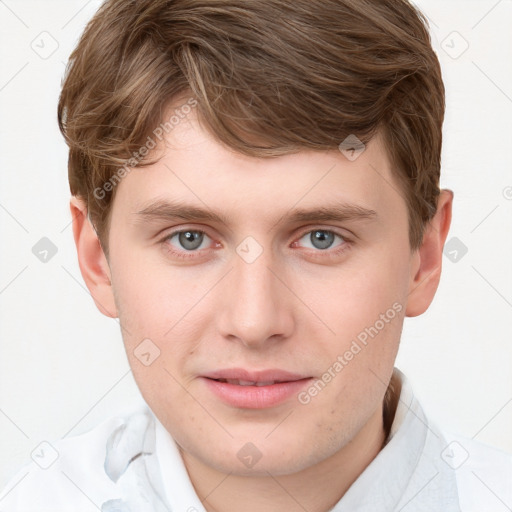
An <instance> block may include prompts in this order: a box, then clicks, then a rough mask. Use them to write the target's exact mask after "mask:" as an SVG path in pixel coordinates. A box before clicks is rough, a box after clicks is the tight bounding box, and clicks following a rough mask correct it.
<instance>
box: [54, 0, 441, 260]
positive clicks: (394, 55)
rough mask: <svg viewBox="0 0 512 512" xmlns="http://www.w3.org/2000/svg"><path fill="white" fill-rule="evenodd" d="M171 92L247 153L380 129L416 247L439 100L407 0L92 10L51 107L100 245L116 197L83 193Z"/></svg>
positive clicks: (111, 170)
mask: <svg viewBox="0 0 512 512" xmlns="http://www.w3.org/2000/svg"><path fill="white" fill-rule="evenodd" d="M183 94H190V95H192V97H193V98H194V101H196V105H197V109H198V114H199V119H200V120H201V122H202V123H204V125H205V126H206V127H207V128H208V129H209V130H210V131H211V133H212V134H214V136H216V137H217V140H219V141H220V142H222V143H224V144H226V145H227V146H229V147H231V148H233V149H234V150H236V151H239V152H240V153H244V154H246V155H250V156H258V157H275V156H279V155H284V154H288V153H292V152H296V151H299V150H301V149H314V150H327V149H334V148H337V147H338V146H339V144H340V142H342V141H343V140H345V138H346V137H347V136H349V135H352V134H355V135H356V136H357V137H358V138H359V139H360V140H361V141H362V142H363V143H365V144H367V143H368V142H369V141H370V140H371V139H372V138H373V137H374V136H375V134H376V133H377V132H379V133H382V135H383V141H384V143H385V147H386V150H387V154H388V156H389V158H390V161H391V165H392V171H393V174H394V175H395V176H396V178H397V182H398V183H399V184H400V187H401V189H402V190H401V192H402V194H403V196H404V199H405V200H406V203H407V207H408V214H409V240H410V245H411V249H412V250H414V249H417V248H418V247H419V246H420V245H421V242H422V239H423V232H424V228H425V225H426V223H427V222H428V221H429V220H430V219H431V218H432V217H433V215H434V214H435V212H436V207H437V198H438V196H439V192H440V190H439V176H440V166H441V162H440V161H441V145H442V124H443V119H444V109H445V96H444V94H445V91H444V86H443V81H442V76H441V69H440V65H439V61H438V59H437V56H436V54H435V53H434V51H433V49H432V46H431V40H430V35H429V32H428V25H427V21H426V19H425V17H424V16H423V14H422V13H421V12H420V11H418V10H417V9H416V8H415V7H413V6H412V5H411V4H410V3H408V2H407V1H406V0H364V1H363V0H251V1H247V0H107V1H106V2H104V4H103V5H102V6H101V7H100V9H99V10H98V12H97V13H96V15H95V16H94V17H93V19H92V20H91V21H90V22H89V24H88V25H87V27H86V29H85V31H84V33H83V34H82V36H81V39H80V41H79V43H78V45H77V47H76V48H75V50H74V51H73V53H72V54H71V58H70V61H69V64H68V67H67V72H66V76H65V78H64V81H63V88H62V92H61V95H60V99H59V105H58V120H59V127H60V129H61V131H62V133H63V134H64V136H65V138H66V142H67V144H68V145H69V149H70V150H69V164H68V171H69V183H70V188H71V193H72V194H73V195H76V196H79V197H81V198H83V199H84V200H85V202H86V204H87V208H88V212H89V215H90V218H91V220H92V222H93V224H94V226H95V228H96V230H97V232H98V235H99V237H100V240H102V245H103V247H104V248H106V246H107V244H106V241H107V237H106V236H105V235H106V233H107V231H108V218H109V212H110V207H111V203H112V200H113V197H114V195H115V190H116V189H115V186H114V187H108V190H107V191H106V193H102V194H101V196H100V195H99V194H97V193H95V192H94V191H95V190H97V189H98V187H100V188H101V187H102V186H103V184H105V183H106V182H108V181H109V180H110V179H111V178H112V176H113V175H114V174H115V173H116V170H119V168H120V166H122V165H123V164H125V163H126V161H127V160H128V159H130V158H131V157H132V154H133V153H134V151H137V149H139V148H140V147H141V146H142V145H143V144H144V142H145V141H146V140H147V138H148V136H149V135H150V134H151V132H152V131H153V130H154V128H155V126H158V124H159V123H161V122H162V116H163V113H164V111H165V109H166V106H167V105H168V104H169V102H170V101H171V100H173V99H174V98H176V97H178V96H179V95H183ZM131 162H132V166H136V165H148V164H149V163H153V162H152V161H150V160H148V159H147V158H144V159H141V160H140V161H138V160H137V161H133V160H132V161H131ZM101 190H104V188H101ZM107 250H108V248H107Z"/></svg>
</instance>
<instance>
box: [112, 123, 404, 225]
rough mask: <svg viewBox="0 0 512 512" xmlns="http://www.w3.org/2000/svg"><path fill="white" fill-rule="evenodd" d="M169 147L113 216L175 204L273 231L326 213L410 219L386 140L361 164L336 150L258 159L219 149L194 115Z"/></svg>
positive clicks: (134, 174)
mask: <svg viewBox="0 0 512 512" xmlns="http://www.w3.org/2000/svg"><path fill="white" fill-rule="evenodd" d="M163 142H164V143H165V145H164V144H160V145H159V147H158V148H157V150H156V154H158V156H160V157H161V158H160V160H159V161H158V162H157V163H155V164H153V165H151V166H147V167H139V168H134V169H133V170H132V171H130V172H129V173H128V175H127V176H126V177H125V178H123V180H122V181H121V183H120V184H119V185H118V190H116V199H115V200H114V205H113V210H116V211H117V212H118V213H119V212H120V213H123V214H130V215H131V214H134V213H136V212H142V211H144V210H146V211H147V210H151V209H152V208H153V210H154V209H155V208H156V207H158V206H159V205H160V206H162V205H163V206H165V202H166V201H171V202H173V203H174V204H177V203H179V204H181V205H183V206H187V205H188V206H192V207H195V208H196V209H205V210H209V211H211V212H212V213H213V214H214V216H215V215H216V216H217V217H219V218H220V219H222V221H223V222H236V221H237V220H242V219H245V220H246V221H247V222H254V223H255V222H258V223H260V224H261V223H262V222H263V223H266V224H267V225H268V226H269V227H270V226H271V225H275V223H276V222H277V221H278V220H279V219H280V218H283V217H284V216H286V215H287V214H288V213H289V212H290V211H291V209H293V210H294V211H296V210H300V211H302V212H304V211H306V210H307V209H308V208H316V209H318V207H321V206H324V205H325V206H329V207H333V206H344V207H355V208H356V209H357V208H359V209H360V213H361V212H362V213H364V212H370V211H371V212H375V213H376V214H377V217H384V218H385V217H386V216H388V217H389V216H399V215H404V214H405V215H406V209H405V202H404V201H403V199H402V197H401V194H400V192H399V185H398V184H397V182H396V178H395V177H394V176H393V175H392V172H391V169H390V165H389V160H388V157H387V154H386V151H385V148H384V146H383V143H382V139H381V137H380V135H377V136H376V137H375V138H374V139H373V140H372V141H371V142H370V143H369V144H368V145H367V146H366V148H365V150H364V152H363V153H362V154H361V155H360V156H359V157H358V158H357V159H356V160H350V159H349V158H347V157H346V156H345V155H344V154H342V152H341V151H339V150H337V149H336V150H329V151H312V150H304V151H299V152H297V153H293V154H288V155H283V156H279V157H274V158H255V157H251V156H246V155H242V154H240V153H237V152H235V151H233V150H231V149H230V148H227V147H226V146H224V145H222V144H221V143H219V142H218V141H217V140H216V139H215V138H214V137H213V136H212V135H211V134H210V132H209V131H208V130H206V129H204V128H203V127H202V126H201V123H200V122H199V120H198V119H197V117H195V115H193V114H191V115H189V116H187V118H186V119H183V120H182V121H181V122H180V123H179V124H178V125H177V126H175V127H174V129H173V130H171V131H170V132H169V133H168V134H166V135H165V138H164V140H163ZM352 210H354V208H352ZM299 217H300V215H296V216H295V220H300V219H299Z"/></svg>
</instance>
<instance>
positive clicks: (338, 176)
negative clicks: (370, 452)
mask: <svg viewBox="0 0 512 512" xmlns="http://www.w3.org/2000/svg"><path fill="white" fill-rule="evenodd" d="M398 189H399V187H398V185H397V184H396V181H395V179H394V177H393V176H392V173H391V169H390V166H389V162H388V159H387V157H386V152H385V148H384V147H383V146H382V142H381V139H380V138H376V139H374V140H373V141H372V142H371V143H370V144H369V145H368V146H367V147H366V150H365V151H364V152H363V153H362V154H361V155H360V156H359V157H358V158H357V159H356V160H354V161H352V160H349V159H348V158H347V157H346V156H345V155H344V154H342V153H341V152H340V151H338V150H333V151H324V152H314V151H301V152H300V153H296V154H293V155H286V156H282V157H277V158H273V159H258V158H252V157H247V156H242V155H240V154H237V153H234V152H233V151H231V150H228V149H226V148H225V147H223V146H221V145H220V144H219V143H218V142H216V141H215V140H214V139H213V137H212V136H211V135H210V134H209V133H208V132H206V131H204V130H203V129H202V128H201V127H200V125H199V123H198V122H197V120H196V119H195V118H194V117H193V116H192V115H190V116H189V117H188V119H187V120H186V121H182V122H181V123H180V124H179V125H178V126H176V127H175V128H174V130H172V132H170V133H169V134H168V135H167V147H166V148H165V154H164V156H163V157H162V159H161V160H160V161H159V162H158V163H156V164H154V165H152V166H150V167H145V168H137V169H134V170H132V171H131V172H130V173H129V174H128V175H127V176H126V177H125V178H123V180H122V181H121V183H120V184H119V185H118V188H117V191H116V197H115V200H114V204H113V206H112V211H111V219H110V230H109V250H110V253H109V267H110V272H111V282H112V289H113V293H114V297H115V306H116V310H117V315H118V316H119V319H120V323H121V326H122V328H123V338H124V343H125V347H126V352H127V355H128V358H129V362H130V365H131V367H132V370H133V374H134V376H135V379H136V381H137V383H138V386H139V388H140V390H141V391H142V394H143V396H144V398H145V399H146V401H147V403H148V404H149V406H150V407H151V408H152V410H153V411H154V413H155V414H156V415H157V417H158V418H159V420H160V421H161V422H162V423H163V424H164V426H165V427H166V428H167V429H168V431H169V432H170V433H171V435H172V436H173V437H174V439H175V440H176V442H177V443H178V445H179V446H180V447H181V448H182V449H183V450H184V451H185V452H186V453H188V454H190V456H192V457H194V458H196V459H198V460H200V461H202V462H203V463H204V464H207V465H208V466H210V467H212V468H216V469H218V470H222V471H225V472H233V473H236V474H247V473H248V472H250V473H251V474H262V475H263V474H266V471H269V472H271V473H272V474H290V473H293V472H297V471H300V470H301V469H304V468H307V467H309V466H312V465H314V464H316V463H319V462H320V461H322V460H324V459H327V458H328V457H330V456H332V455H334V454H335V453H336V452H338V451H339V450H340V449H341V448H343V447H344V446H346V445H347V443H349V442H350V441H351V440H353V439H354V438H355V436H357V435H358V433H359V432H360V431H361V430H362V429H363V428H364V426H365V425H367V424H368V422H369V421H370V420H371V419H372V418H375V417H376V416H377V415H378V414H379V412H380V411H381V406H382V405H381V404H382V398H383V395H384V392H385V390H386V385H385V383H387V382H388V380H389V378H390V376H391V373H392V370H393V365H394V360H395V357H396V353H397V349H398V345H399V339H400V333H401V329H402V324H403V318H404V316H405V304H406V301H407V296H408V293H409V292H410V284H411V264H412V261H413V260H412V258H413V256H412V254H411V251H410V247H409V240H408V220H407V209H406V205H405V201H404V199H403V198H402V197H401V196H400V194H399V193H398V192H397V190H398ZM200 210H203V214H202V215H198V213H199V211H200ZM248 443H250V444H248ZM259 454H261V458H260V460H259V461H258V462H257V464H256V465H254V467H252V468H250V469H249V465H250V464H248V463H247V461H248V460H249V459H247V456H248V455H249V456H253V457H259V456H260V455H259Z"/></svg>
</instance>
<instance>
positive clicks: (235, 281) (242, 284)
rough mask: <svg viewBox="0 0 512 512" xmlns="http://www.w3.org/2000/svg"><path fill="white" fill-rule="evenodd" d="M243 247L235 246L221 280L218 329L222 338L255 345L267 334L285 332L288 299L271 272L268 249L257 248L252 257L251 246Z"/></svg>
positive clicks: (270, 257) (288, 324)
mask: <svg viewBox="0 0 512 512" xmlns="http://www.w3.org/2000/svg"><path fill="white" fill-rule="evenodd" d="M244 248H245V249H247V246H245V247H244V246H243V244H241V246H240V247H239V248H238V249H237V253H238V254H236V255H235V256H234V258H233V270H232V271H231V272H230V273H229V278H228V279H227V280H226V282H225V283H224V290H223V295H224V300H223V306H224V307H223V310H222V312H221V313H220V316H219V318H220V320H219V329H220V330H221V333H222V335H223V336H224V337H227V338H233V337H236V338H237V339H238V340H239V341H240V342H242V343H243V344H244V345H246V346H248V347H249V346H251V347H257V346H259V345H261V344H263V343H265V341H266V340H268V339H269V338H271V337H274V339H277V338H276V337H279V336H281V337H283V336H287V335H288V334H289V332H290V329H291V326H292V321H291V311H290V309H289V306H290V302H289V297H286V288H285V287H284V286H283V285H282V283H281V282H280V281H279V279H277V278H276V276H275V275H274V273H275V272H276V271H275V270H274V269H273V267H274V266H275V265H274V262H273V257H272V254H271V251H270V250H269V251H261V252H260V254H259V255H258V256H257V257H255V253H254V250H255V248H254V247H249V251H246V252H244ZM251 251H252V255H251V257H247V254H250V253H251ZM271 269H272V270H271Z"/></svg>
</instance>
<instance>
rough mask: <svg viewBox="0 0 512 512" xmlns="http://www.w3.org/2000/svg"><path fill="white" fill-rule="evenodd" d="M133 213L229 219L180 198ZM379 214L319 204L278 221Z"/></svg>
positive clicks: (191, 219)
mask: <svg viewBox="0 0 512 512" xmlns="http://www.w3.org/2000/svg"><path fill="white" fill-rule="evenodd" d="M134 215H136V216H137V217H138V219H140V220H141V221H159V220H162V221H170V220H176V219H180V220H185V221H187V222H194V221H209V222H217V223H222V224H225V225H228V224H229V219H228V218H227V217H225V216H224V215H223V214H221V213H217V212H214V211H212V210H210V209H208V208H200V207H197V206H193V205H189V204H185V203H181V202H179V201H174V202H171V201H167V200H157V201H155V202H153V203H151V204H149V205H147V206H146V207H144V208H143V209H142V210H140V211H137V212H134ZM377 217H378V214H377V212H376V211H375V210H371V209H368V208H365V207H363V206H359V205H355V204H347V203H341V204H336V205H329V206H319V207H316V208H310V209H306V208H293V209H291V210H290V211H289V212H288V213H285V214H284V215H283V216H282V217H281V218H280V219H279V220H278V221H277V222H276V224H278V223H280V222H282V221H283V220H286V221H287V222H290V223H298V222H311V221H341V222H346V221H354V220H376V219H377Z"/></svg>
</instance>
